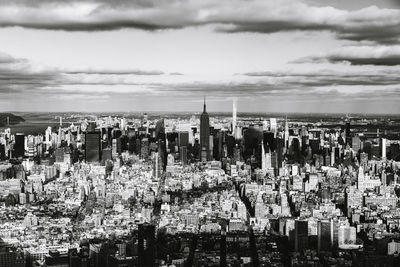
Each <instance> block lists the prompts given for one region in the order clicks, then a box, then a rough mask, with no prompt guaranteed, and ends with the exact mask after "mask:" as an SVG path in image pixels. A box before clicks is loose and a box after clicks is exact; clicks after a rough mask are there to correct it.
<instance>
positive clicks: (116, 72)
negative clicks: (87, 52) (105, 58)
mask: <svg viewBox="0 0 400 267" xmlns="http://www.w3.org/2000/svg"><path fill="white" fill-rule="evenodd" d="M63 73H65V74H99V75H163V74H164V72H162V71H159V70H137V69H135V70H129V69H122V70H118V69H82V70H66V71H63Z"/></svg>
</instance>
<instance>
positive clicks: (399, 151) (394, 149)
mask: <svg viewBox="0 0 400 267" xmlns="http://www.w3.org/2000/svg"><path fill="white" fill-rule="evenodd" d="M389 151H390V159H392V160H396V161H397V160H398V158H399V155H400V146H399V144H390V148H389Z"/></svg>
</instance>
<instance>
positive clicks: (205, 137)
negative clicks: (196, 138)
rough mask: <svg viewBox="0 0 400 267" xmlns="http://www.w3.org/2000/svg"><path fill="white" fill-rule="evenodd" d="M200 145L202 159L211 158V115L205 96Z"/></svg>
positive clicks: (201, 117) (201, 116) (203, 160)
mask: <svg viewBox="0 0 400 267" xmlns="http://www.w3.org/2000/svg"><path fill="white" fill-rule="evenodd" d="M200 147H201V154H200V155H201V161H202V162H205V161H207V160H209V159H210V117H209V116H208V113H207V111H206V98H205V97H204V107H203V113H202V114H201V115H200Z"/></svg>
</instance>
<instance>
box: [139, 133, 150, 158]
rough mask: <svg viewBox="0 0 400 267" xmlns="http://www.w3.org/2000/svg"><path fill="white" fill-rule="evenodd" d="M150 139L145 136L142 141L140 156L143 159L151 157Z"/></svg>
mask: <svg viewBox="0 0 400 267" xmlns="http://www.w3.org/2000/svg"><path fill="white" fill-rule="evenodd" d="M149 149H150V148H149V139H148V138H143V139H142V141H141V143H140V156H141V157H142V158H143V159H148V158H149Z"/></svg>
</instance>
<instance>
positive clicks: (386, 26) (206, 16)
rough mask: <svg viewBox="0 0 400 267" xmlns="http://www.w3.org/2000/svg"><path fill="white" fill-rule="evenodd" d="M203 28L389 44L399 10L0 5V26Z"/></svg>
mask: <svg viewBox="0 0 400 267" xmlns="http://www.w3.org/2000/svg"><path fill="white" fill-rule="evenodd" d="M209 24H211V25H215V29H216V30H217V31H220V32H230V33H234V32H257V33H276V32H282V31H331V32H333V33H335V34H336V36H337V38H339V39H345V40H354V41H362V40H369V41H374V42H377V43H395V42H398V41H399V36H400V10H399V9H388V8H386V9H385V8H378V7H376V6H370V7H366V8H363V9H359V10H354V11H349V10H343V9H339V8H334V7H332V6H312V5H309V4H307V3H305V2H303V1H301V0H275V1H262V0H219V1H214V0H212V1H211V0H174V1H160V0H148V1H144V0H140V1H127V0H126V1H123V0H118V1H43V0H41V1H28V0H25V1H23V0H19V1H0V27H12V26H19V27H25V28H33V29H47V30H65V31H102V30H118V29H122V28H136V29H142V30H149V31H156V30H164V29H180V28H185V27H193V26H201V25H209Z"/></svg>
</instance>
